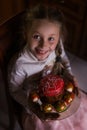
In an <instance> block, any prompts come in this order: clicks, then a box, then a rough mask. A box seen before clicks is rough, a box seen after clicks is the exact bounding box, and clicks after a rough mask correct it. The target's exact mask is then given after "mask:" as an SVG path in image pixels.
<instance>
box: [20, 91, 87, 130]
mask: <svg viewBox="0 0 87 130" xmlns="http://www.w3.org/2000/svg"><path fill="white" fill-rule="evenodd" d="M22 123H23V129H24V130H87V95H86V94H84V93H83V92H81V103H80V106H79V108H78V110H77V111H76V112H75V113H74V114H72V115H71V116H69V117H67V118H65V119H62V120H54V121H41V120H40V119H39V118H38V117H37V116H35V115H29V114H27V113H23V120H22Z"/></svg>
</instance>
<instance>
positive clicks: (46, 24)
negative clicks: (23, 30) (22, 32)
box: [31, 19, 60, 30]
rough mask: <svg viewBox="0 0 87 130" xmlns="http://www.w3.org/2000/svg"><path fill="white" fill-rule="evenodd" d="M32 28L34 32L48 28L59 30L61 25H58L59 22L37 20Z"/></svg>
mask: <svg viewBox="0 0 87 130" xmlns="http://www.w3.org/2000/svg"><path fill="white" fill-rule="evenodd" d="M31 28H32V30H37V29H47V28H50V29H56V30H59V28H60V25H59V24H58V22H55V21H49V20H45V19H43V20H35V21H34V22H33V23H32V27H31Z"/></svg>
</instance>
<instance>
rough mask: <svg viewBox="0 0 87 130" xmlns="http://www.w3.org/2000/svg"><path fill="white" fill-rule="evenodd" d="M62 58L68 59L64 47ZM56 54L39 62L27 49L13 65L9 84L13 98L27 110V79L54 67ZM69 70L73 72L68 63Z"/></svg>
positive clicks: (10, 67) (10, 69) (9, 75)
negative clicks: (25, 85) (48, 67)
mask: <svg viewBox="0 0 87 130" xmlns="http://www.w3.org/2000/svg"><path fill="white" fill-rule="evenodd" d="M61 47H62V54H61V57H62V59H63V60H67V61H68V58H67V56H66V54H65V51H64V48H63V45H62V44H61ZM55 58H56V54H55V51H53V52H52V53H51V54H50V55H49V56H48V57H47V58H46V59H45V60H43V61H38V59H37V58H36V57H35V56H34V55H33V54H32V53H31V52H30V51H29V50H28V48H27V47H25V48H24V50H23V51H22V52H21V54H20V55H19V57H18V58H17V59H16V62H15V64H14V63H13V64H12V63H11V64H12V66H10V65H9V69H8V83H9V90H10V94H11V96H12V97H13V98H14V99H15V100H16V101H17V102H19V103H20V104H21V105H22V106H24V107H25V108H26V107H28V95H29V94H28V92H29V91H28V90H25V89H24V86H23V83H24V80H25V79H26V78H28V77H29V76H31V75H33V74H36V73H38V72H40V71H42V70H43V69H44V67H45V66H46V65H48V66H50V65H51V66H53V65H54V62H55ZM67 68H68V70H69V71H71V67H70V63H69V61H68V62H67Z"/></svg>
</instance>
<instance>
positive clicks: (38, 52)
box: [36, 49, 48, 55]
mask: <svg viewBox="0 0 87 130" xmlns="http://www.w3.org/2000/svg"><path fill="white" fill-rule="evenodd" d="M36 53H37V54H40V55H45V54H46V53H48V50H47V51H44V50H41V49H36Z"/></svg>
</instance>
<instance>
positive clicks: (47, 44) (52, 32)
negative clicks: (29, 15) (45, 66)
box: [27, 20, 60, 60]
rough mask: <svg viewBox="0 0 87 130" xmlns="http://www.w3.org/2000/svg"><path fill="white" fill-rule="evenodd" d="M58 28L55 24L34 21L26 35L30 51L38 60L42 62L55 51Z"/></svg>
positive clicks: (46, 21) (45, 21)
mask: <svg viewBox="0 0 87 130" xmlns="http://www.w3.org/2000/svg"><path fill="white" fill-rule="evenodd" d="M59 33H60V27H59V25H58V24H57V23H56V22H49V21H48V20H36V21H35V22H33V25H32V27H31V29H30V30H29V32H28V33H27V42H28V44H29V48H30V51H31V52H32V54H33V55H34V56H35V57H36V58H37V59H38V60H44V59H45V58H47V57H48V56H49V54H50V53H51V52H52V51H53V50H55V48H56V46H57V44H58V41H59Z"/></svg>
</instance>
